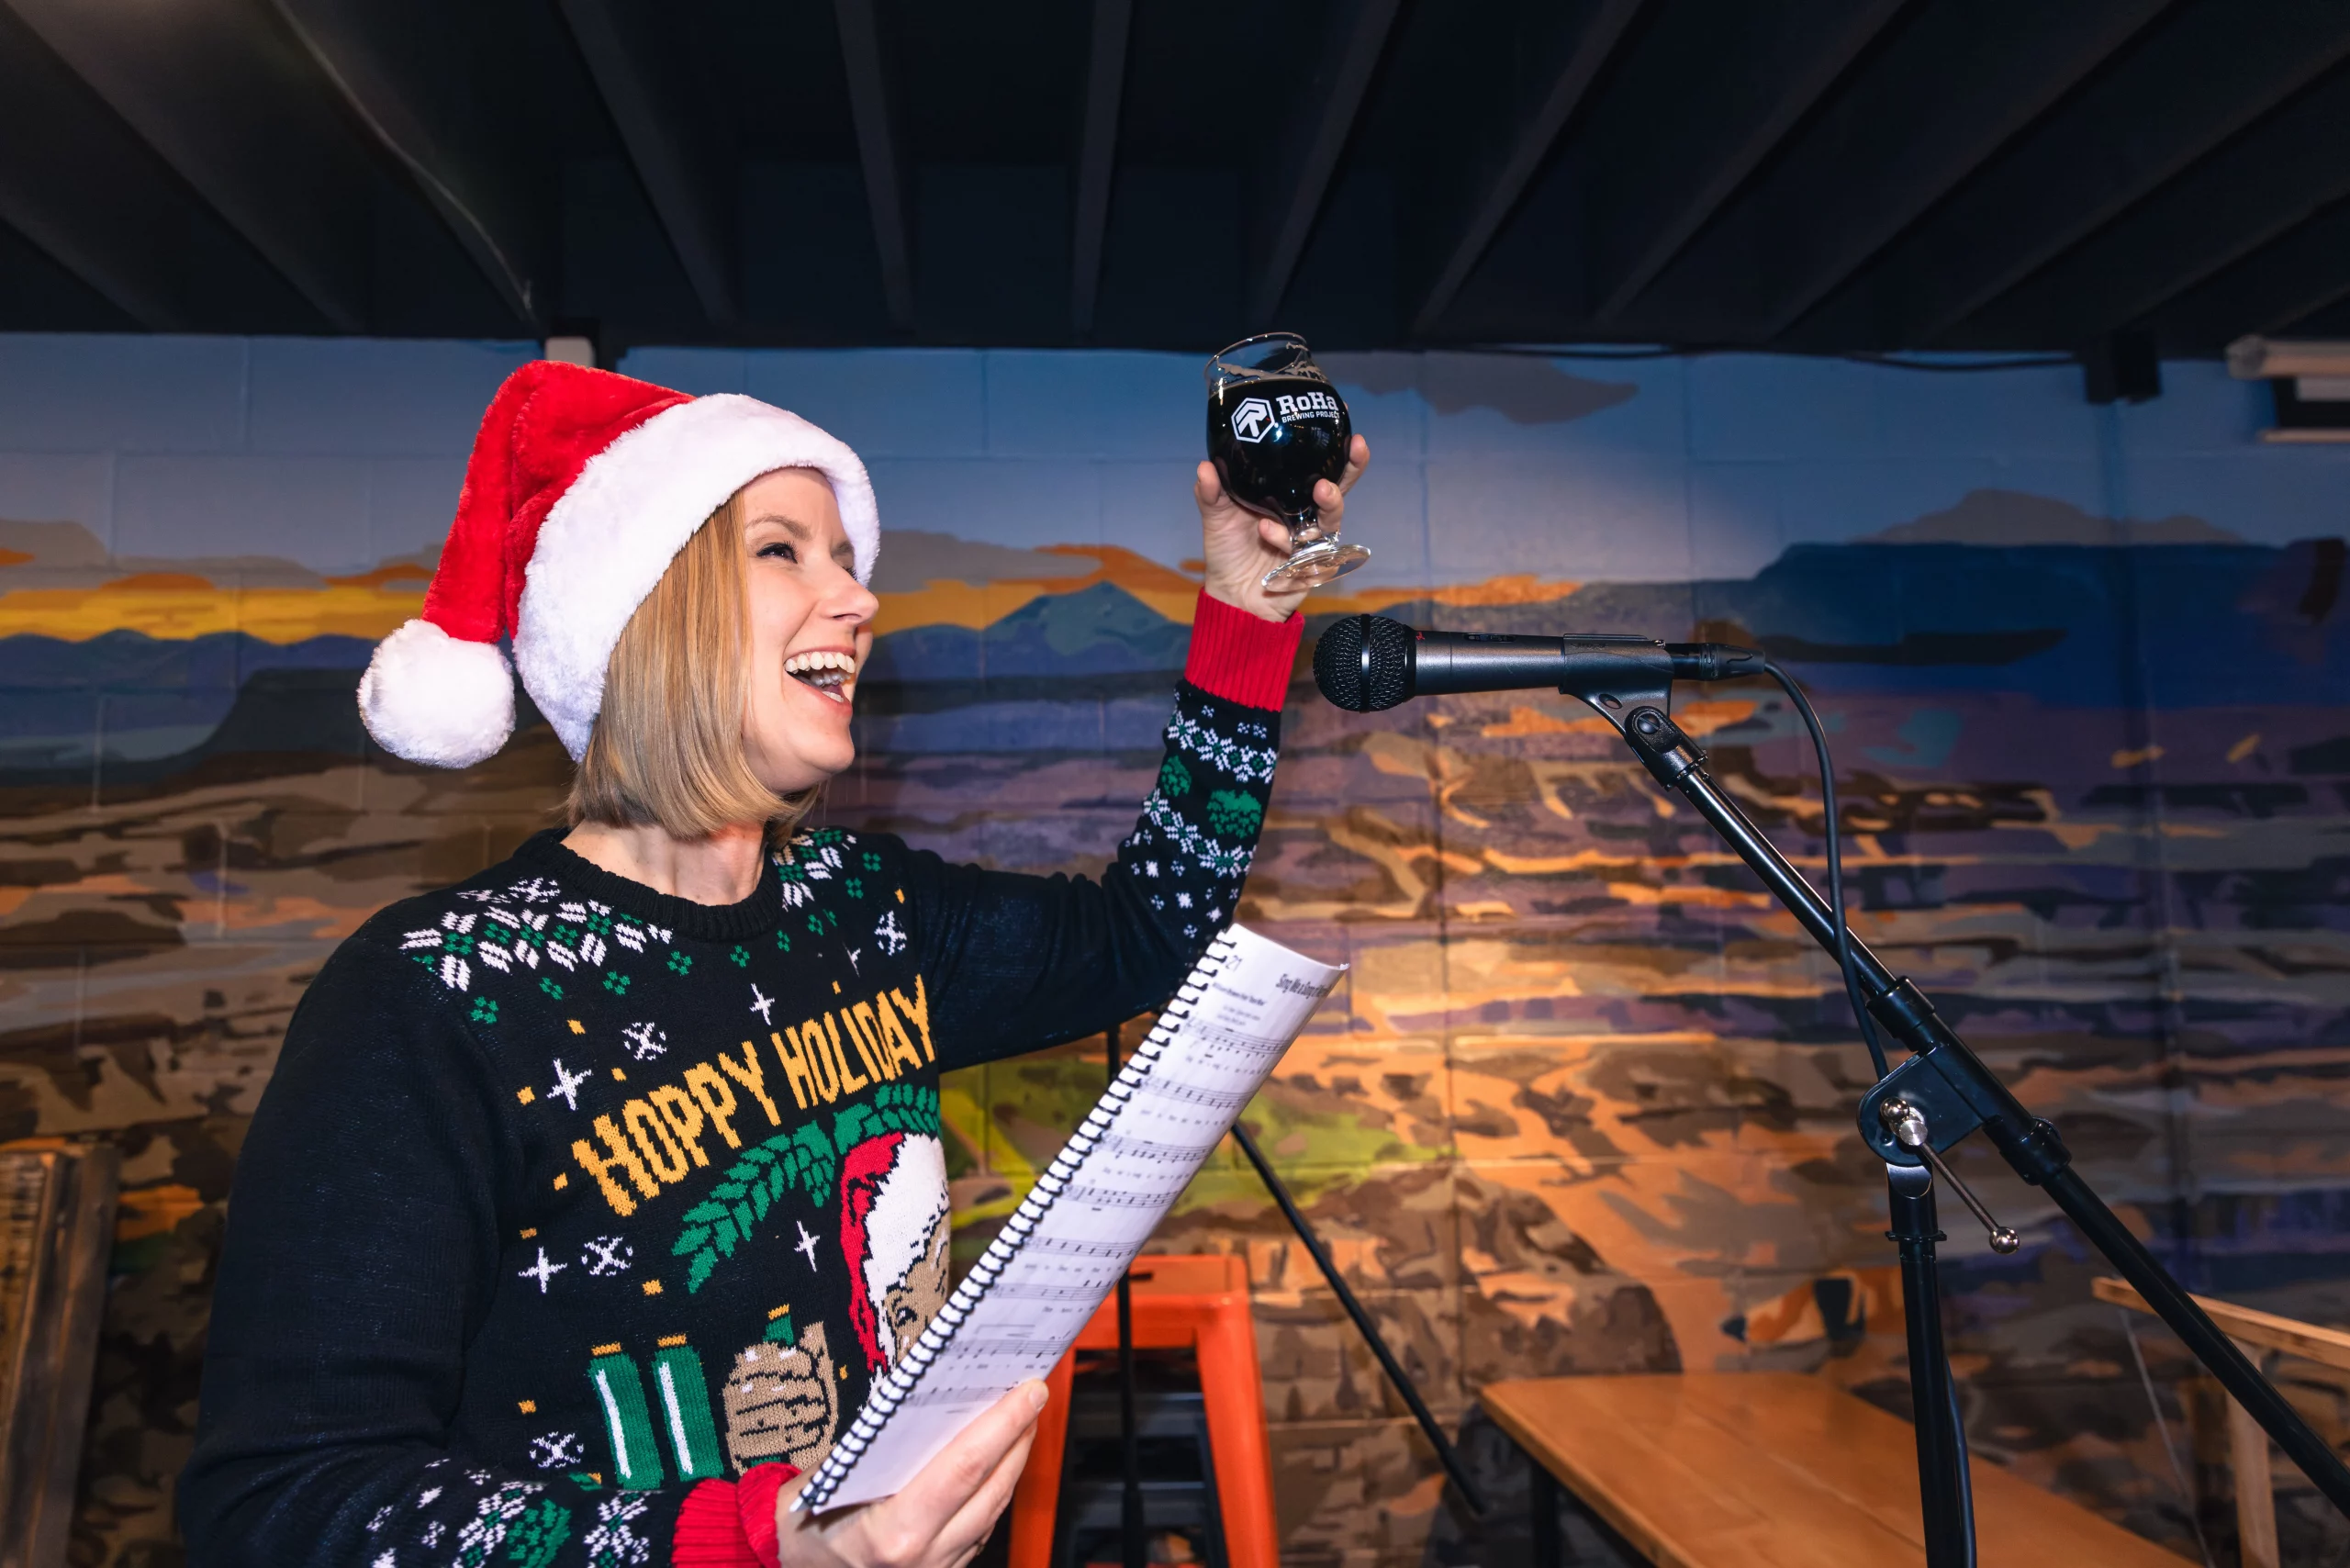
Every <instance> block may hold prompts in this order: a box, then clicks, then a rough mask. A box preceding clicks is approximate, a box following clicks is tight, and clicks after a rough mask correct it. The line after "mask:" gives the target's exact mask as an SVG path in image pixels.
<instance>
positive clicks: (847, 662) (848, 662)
mask: <svg viewBox="0 0 2350 1568" xmlns="http://www.w3.org/2000/svg"><path fill="white" fill-rule="evenodd" d="M783 668H784V673H785V674H787V675H804V674H806V673H807V672H809V671H810V670H819V669H836V670H840V671H843V672H844V673H848V674H854V673H855V672H856V657H855V655H849V654H844V653H838V652H835V651H834V650H832V649H829V648H826V649H820V650H818V651H816V652H814V653H807V654H794V655H791V656H790V657H789V658H788V659H786V660H784V661H783Z"/></svg>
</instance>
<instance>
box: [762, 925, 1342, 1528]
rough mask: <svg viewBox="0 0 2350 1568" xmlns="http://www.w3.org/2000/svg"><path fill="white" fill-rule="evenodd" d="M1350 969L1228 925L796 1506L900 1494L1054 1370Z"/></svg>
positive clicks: (842, 1503) (885, 1380) (858, 1416)
mask: <svg viewBox="0 0 2350 1568" xmlns="http://www.w3.org/2000/svg"><path fill="white" fill-rule="evenodd" d="M1345 972H1346V969H1345V967H1344V966H1343V965H1340V966H1336V967H1333V966H1332V965H1329V964H1322V963H1316V962H1315V960H1313V959H1312V958H1306V957H1305V956H1304V954H1301V953H1293V952H1292V951H1290V950H1289V949H1288V948H1287V947H1284V946H1281V944H1280V943H1278V942H1275V941H1271V940H1270V939H1269V938H1266V937H1263V936H1259V935H1257V934H1256V933H1255V932H1253V931H1250V930H1248V928H1247V927H1245V926H1240V925H1234V926H1228V927H1226V928H1225V931H1224V933H1223V935H1219V936H1218V937H1217V938H1216V939H1215V940H1214V942H1213V943H1212V944H1210V945H1209V947H1208V950H1207V951H1206V953H1204V954H1203V955H1202V956H1201V958H1200V961H1199V962H1198V963H1197V964H1195V965H1194V966H1192V972H1191V975H1190V977H1189V978H1187V979H1186V980H1184V982H1183V984H1182V987H1181V989H1180V990H1179V991H1177V992H1176V994H1175V998H1174V1000H1173V1001H1171V1002H1169V1003H1168V1004H1167V1008H1166V1011H1164V1012H1162V1013H1161V1014H1159V1015H1158V1025H1157V1026H1156V1027H1155V1028H1153V1029H1152V1030H1151V1032H1150V1035H1149V1036H1148V1037H1147V1039H1145V1040H1144V1041H1143V1043H1142V1044H1141V1046H1139V1047H1136V1051H1135V1053H1134V1055H1133V1056H1132V1057H1131V1058H1128V1060H1127V1061H1126V1064H1125V1067H1123V1068H1122V1069H1121V1070H1119V1072H1118V1075H1117V1077H1116V1078H1114V1079H1113V1080H1112V1081H1111V1082H1110V1087H1109V1088H1108V1089H1107V1090H1105V1091H1104V1092H1102V1098H1101V1100H1100V1101H1099V1102H1097V1103H1095V1105H1094V1107H1093V1110H1092V1112H1091V1114H1089V1115H1087V1117H1086V1118H1085V1120H1084V1122H1083V1123H1081V1124H1080V1126H1079V1127H1078V1129H1077V1131H1076V1132H1074V1133H1073V1134H1071V1135H1070V1136H1069V1142H1068V1143H1067V1144H1066V1145H1064V1146H1063V1148H1062V1149H1061V1151H1060V1153H1059V1154H1058V1155H1057V1156H1055V1157H1054V1159H1053V1162H1052V1164H1051V1165H1049V1166H1047V1167H1046V1169H1045V1170H1044V1172H1043V1173H1042V1174H1041V1175H1039V1176H1038V1177H1037V1178H1036V1185H1035V1188H1034V1189H1033V1190H1031V1191H1030V1193H1029V1194H1028V1196H1027V1197H1025V1198H1024V1199H1022V1200H1021V1203H1020V1206H1019V1207H1018V1208H1017V1209H1015V1210H1013V1215H1012V1217H1011V1218H1010V1219H1008V1220H1006V1221H1005V1222H1004V1226H1003V1229H1002V1231H1001V1232H999V1233H998V1234H997V1236H996V1238H995V1240H994V1241H993V1242H992V1243H991V1244H990V1246H989V1248H988V1249H987V1251H986V1252H984V1253H983V1254H981V1255H980V1258H979V1261H978V1262H976V1263H974V1264H973V1265H971V1271H970V1272H969V1273H968V1274H966V1275H965V1276H964V1277H963V1282H962V1283H961V1284H959V1285H957V1287H956V1288H955V1292H954V1294H951V1295H950V1296H948V1297H947V1299H946V1305H945V1306H943V1307H941V1308H940V1309H939V1313H938V1316H936V1317H935V1318H933V1319H932V1320H931V1324H930V1327H928V1328H927V1329H925V1330H923V1333H922V1335H921V1336H920V1337H919V1338H916V1339H915V1340H914V1343H913V1346H912V1349H910V1350H908V1351H907V1352H906V1354H905V1355H904V1357H903V1358H901V1360H900V1361H899V1362H898V1364H897V1365H896V1366H895V1367H894V1368H892V1369H891V1370H890V1373H889V1375H888V1376H887V1377H885V1378H883V1379H882V1380H881V1382H880V1383H879V1384H878V1386H877V1387H876V1388H875V1389H874V1391H873V1393H872V1395H871V1396H870V1397H869V1398H867V1400H866V1402H865V1407H864V1408H863V1409H861V1410H859V1411H858V1412H857V1414H856V1419H855V1420H854V1421H852V1422H851V1423H850V1424H849V1428H848V1430H847V1431H845V1432H844V1433H843V1434H842V1435H841V1439H840V1441H839V1442H837V1443H835V1444H834V1447H833V1451H832V1453H831V1454H830V1455H829V1456H828V1457H827V1458H826V1459H825V1460H824V1462H823V1463H822V1464H820V1465H818V1466H817V1467H816V1473H815V1474H814V1475H813V1476H811V1478H810V1480H809V1482H808V1485H807V1487H806V1488H805V1490H803V1491H802V1492H801V1493H800V1499H799V1502H798V1503H797V1504H796V1505H795V1506H797V1507H801V1508H841V1507H846V1506H850V1505H851V1504H856V1503H869V1502H872V1501H873V1500H875V1499H876V1498H879V1497H887V1496H889V1495H890V1494H891V1493H893V1492H896V1491H897V1490H898V1489H899V1488H900V1487H901V1486H903V1485H904V1484H906V1483H907V1482H908V1481H911V1480H912V1478H913V1476H914V1473H916V1472H917V1471H919V1470H921V1469H922V1467H923V1465H924V1464H926V1463H928V1462H929V1461H930V1459H931V1457H932V1456H933V1455H934V1454H935V1453H937V1451H938V1450H940V1449H942V1448H944V1447H946V1443H947V1441H948V1439H952V1438H953V1437H954V1436H955V1434H956V1433H957V1432H959V1431H961V1430H962V1429H963V1428H964V1427H965V1426H966V1425H968V1423H969V1422H970V1420H971V1419H972V1417H976V1416H978V1415H979V1413H980V1412H981V1411H983V1410H985V1409H986V1408H987V1407H988V1406H990V1405H992V1404H994V1403H995V1402H996V1401H997V1400H998V1399H1001V1398H1002V1397H1003V1395H1004V1394H1005V1393H1006V1392H1007V1391H1008V1390H1010V1389H1011V1388H1012V1387H1013V1386H1014V1385H1015V1384H1017V1383H1021V1382H1022V1381H1024V1380H1025V1379H1027V1378H1032V1377H1033V1378H1041V1377H1043V1376H1044V1375H1045V1374H1046V1372H1050V1371H1052V1369H1053V1366H1054V1363H1056V1362H1057V1361H1059V1360H1060V1359H1061V1357H1062V1355H1064V1354H1065V1353H1066V1352H1067V1351H1068V1350H1069V1346H1070V1344H1071V1343H1073V1342H1074V1341H1075V1340H1076V1338H1077V1336H1078V1331H1079V1330H1080V1329H1081V1328H1083V1327H1085V1324H1086V1320H1087V1319H1088V1318H1090V1317H1091V1316H1093V1313H1094V1310H1095V1309H1096V1308H1098V1307H1099V1306H1100V1305H1102V1300H1103V1298H1104V1297H1106V1296H1107V1295H1108V1294H1110V1292H1111V1291H1112V1290H1113V1289H1115V1288H1116V1286H1117V1283H1118V1278H1119V1276H1120V1275H1122V1274H1124V1273H1125V1271H1126V1265H1127V1264H1128V1263H1130V1262H1131V1261H1133V1260H1134V1256H1135V1254H1136V1252H1137V1251H1139V1250H1141V1248H1142V1244H1143V1243H1144V1242H1145V1241H1147V1240H1148V1239H1149V1238H1150V1233H1151V1232H1152V1231H1153V1230H1155V1229H1157V1228H1158V1222H1159V1219H1160V1218H1161V1217H1162V1216H1163V1215H1165V1214H1166V1213H1167V1211H1168V1209H1169V1207H1170V1206H1172V1205H1173V1204H1174V1202H1175V1200H1176V1198H1177V1197H1179V1196H1181V1193H1182V1191H1183V1189H1184V1188H1185V1187H1186V1186H1188V1185H1190V1183H1191V1180H1192V1175H1193V1173H1195V1172H1196V1171H1197V1170H1199V1168H1200V1167H1201V1165H1202V1164H1203V1163H1204V1162H1205V1161H1206V1159H1207V1157H1208V1153H1209V1151H1210V1150H1212V1149H1214V1148H1215V1146H1216V1144H1217V1143H1218V1142H1219V1141H1221V1140H1222V1139H1223V1137H1224V1135H1225V1132H1227V1131H1228V1130H1230V1128H1231V1126H1232V1123H1233V1119H1234V1118H1235V1117H1237V1115H1239V1114H1240V1109H1241V1107H1242V1106H1244V1105H1246V1104H1248V1102H1249V1100H1250V1099H1251V1098H1252V1097H1253V1096H1254V1095H1255V1094H1256V1092H1257V1090H1258V1088H1259V1085H1261V1084H1262V1083H1263V1082H1264V1081H1265V1079H1266V1078H1267V1076H1268V1075H1270V1073H1271V1072H1272V1070H1273V1066H1274V1064H1275V1063H1277V1062H1279V1061H1280V1060H1281V1055H1282V1053H1283V1052H1285V1051H1287V1050H1288V1049H1289V1047H1290V1044H1291V1042H1292V1041H1293V1040H1295V1039H1296V1038H1297V1036H1298V1035H1299V1034H1300V1033H1301V1032H1302V1031H1303V1030H1304V1027H1305V1023H1306V1020H1307V1019H1308V1018H1310V1017H1312V1016H1313V1014H1314V1010H1315V1007H1316V1006H1318V1005H1320V1003H1321V1001H1322V999H1323V998H1324V997H1326V996H1327V995H1328V994H1329V993H1330V988H1331V987H1332V986H1334V985H1336V984H1337V980H1338V977H1339V976H1340V975H1342V974H1344V973H1345Z"/></svg>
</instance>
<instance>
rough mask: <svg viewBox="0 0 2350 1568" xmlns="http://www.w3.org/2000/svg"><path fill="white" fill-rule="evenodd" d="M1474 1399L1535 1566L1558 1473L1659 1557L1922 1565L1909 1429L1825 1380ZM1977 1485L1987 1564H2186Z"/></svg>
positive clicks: (1523, 1391) (1619, 1380) (1676, 1383)
mask: <svg viewBox="0 0 2350 1568" xmlns="http://www.w3.org/2000/svg"><path fill="white" fill-rule="evenodd" d="M1478 1399H1479V1402H1480V1403H1482V1404H1483V1406H1484V1407H1485V1411H1486V1413H1487V1414H1488V1415H1490V1416H1491V1417H1493V1418H1494V1422H1495V1424H1497V1425H1498V1426H1500V1428H1502V1429H1503V1430H1504V1431H1505V1432H1507V1433H1508V1434H1509V1435H1510V1436H1511V1437H1512V1438H1514V1439H1516V1440H1517V1443H1518V1446H1519V1447H1521V1448H1523V1449H1525V1450H1526V1451H1527V1454H1528V1455H1530V1456H1531V1457H1532V1458H1533V1459H1534V1461H1535V1476H1536V1485H1535V1495H1536V1499H1535V1513H1534V1518H1535V1525H1536V1535H1535V1553H1536V1556H1535V1561H1536V1564H1537V1568H1556V1565H1557V1563H1558V1561H1559V1547H1558V1533H1557V1526H1556V1522H1555V1519H1556V1515H1555V1513H1554V1511H1553V1510H1554V1509H1555V1506H1556V1497H1555V1495H1554V1494H1553V1492H1552V1484H1563V1485H1565V1486H1566V1487H1567V1488H1568V1489H1569V1490H1570V1491H1572V1493H1573V1494H1574V1495H1576V1496H1577V1497H1578V1498H1580V1499H1581V1500H1582V1502H1583V1504H1584V1505H1585V1506H1588V1507H1589V1508H1590V1509H1591V1510H1592V1512H1594V1513H1595V1514H1596V1515H1598V1516H1599V1518H1602V1519H1604V1520H1605V1521H1606V1523H1607V1524H1608V1525H1610V1526H1611V1527H1613V1528H1614V1529H1615V1530H1616V1531H1617V1533H1618V1534H1619V1535H1621V1536H1622V1537H1623V1538H1624V1539H1625V1540H1627V1541H1628V1542H1630V1543H1631V1545H1632V1546H1633V1547H1634V1548H1635V1549H1637V1550H1638V1551H1640V1552H1641V1553H1642V1554H1643V1555H1645V1556H1646V1557H1647V1558H1648V1560H1649V1561H1650V1562H1654V1563H1657V1564H1659V1565H1660V1568H1845V1565H1848V1564H1849V1565H1850V1568H1864V1565H1865V1568H1906V1565H1908V1564H1912V1563H1916V1564H1920V1565H1922V1564H1923V1563H1924V1562H1925V1545H1924V1541H1923V1540H1922V1538H1921V1536H1920V1535H1919V1524H1918V1460H1917V1452H1916V1450H1915V1448H1914V1447H1913V1443H1912V1437H1911V1430H1910V1427H1909V1424H1908V1422H1906V1421H1903V1420H1900V1419H1898V1418H1897V1417H1892V1416H1888V1415H1886V1413H1885V1412H1884V1411H1882V1410H1879V1409H1878V1408H1876V1406H1873V1405H1869V1404H1866V1403H1864V1402H1863V1401H1862V1400H1859V1399H1856V1398H1854V1397H1853V1396H1852V1394H1846V1393H1844V1392H1843V1391H1842V1390H1841V1389H1838V1388H1835V1387H1832V1386H1830V1384H1828V1383H1823V1382H1821V1381H1820V1380H1818V1378H1812V1377H1804V1376H1799V1375H1796V1374H1795V1373H1791V1372H1723V1373H1676V1374H1665V1375H1658V1376H1650V1377H1550V1378H1528V1379H1526V1380H1523V1381H1517V1382H1509V1383H1488V1384H1486V1385H1485V1388H1484V1390H1483V1393H1481V1394H1479V1395H1478ZM1974 1484H1975V1541H1976V1548H1977V1557H1978V1560H1979V1561H1980V1562H1982V1564H1983V1568H2024V1565H2027V1564H2039V1563H2060V1564H2066V1565H2068V1568H2069V1565H2075V1564H2077V1565H2080V1568H2087V1565H2088V1564H2096V1565H2098V1568H2178V1565H2179V1563H2180V1562H2181V1561H2183V1560H2182V1559H2180V1558H2177V1557H2174V1556H2172V1555H2171V1554H2170V1553H2169V1552H2167V1551H2164V1550H2163V1549H2162V1548H2160V1547H2158V1546H2155V1545H2154V1543H2153V1542H2151V1541H2148V1540H2143V1539H2141V1538H2140V1537H2138V1536H2135V1535H2132V1534H2131V1533H2130V1532H2129V1531H2128V1530H2126V1529H2122V1528H2121V1526H2119V1525H2115V1524H2111V1523H2109V1522H2108V1521H2107V1520H2105V1519H2103V1518H2099V1517H2098V1515H2096V1514H2093V1513H2090V1512H2089V1511H2088V1510H2087V1509H2086V1508H2083V1507H2081V1506H2078V1505H2076V1504H2073V1503H2068V1502H2065V1500H2064V1499H2063V1498H2061V1497H2057V1496H2054V1495H2052V1494H2050V1493H2046V1492H2043V1491H2042V1490H2040V1488H2038V1487H2037V1486H2034V1485H2032V1484H2030V1483H2029V1482H2025V1481H2022V1480H2020V1479H2018V1478H2017V1477H2015V1476H2013V1475H2010V1474H2009V1473H2007V1472H2006V1471H2004V1470H2001V1469H2000V1468H1999V1467H1998V1466H1997V1465H1996V1464H1993V1463H1992V1462H1989V1461H1988V1460H1986V1459H1982V1458H1980V1457H1977V1458H1976V1460H1975V1465H1974ZM1546 1553H1547V1555H1546Z"/></svg>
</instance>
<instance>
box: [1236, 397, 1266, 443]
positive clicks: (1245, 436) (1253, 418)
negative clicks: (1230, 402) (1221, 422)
mask: <svg viewBox="0 0 2350 1568" xmlns="http://www.w3.org/2000/svg"><path fill="white" fill-rule="evenodd" d="M1272 428H1273V406H1272V405H1271V404H1270V403H1268V402H1266V401H1265V400H1264V399H1263V398H1244V399H1242V401H1241V403H1240V406H1239V407H1238V408H1237V409H1233V410H1232V439H1233V440H1235V441H1245V442H1251V443H1252V444H1253V443H1254V442H1260V441H1262V440H1264V439H1265V436H1266V434H1267V432H1269V431H1271V430H1272Z"/></svg>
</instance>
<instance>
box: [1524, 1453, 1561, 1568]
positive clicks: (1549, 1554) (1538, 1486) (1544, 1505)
mask: <svg viewBox="0 0 2350 1568" xmlns="http://www.w3.org/2000/svg"><path fill="white" fill-rule="evenodd" d="M1526 1469H1527V1486H1526V1498H1527V1521H1526V1522H1527V1525H1528V1526H1530V1527H1531V1528H1532V1529H1533V1532H1534V1568H1559V1562H1560V1559H1561V1556H1562V1555H1563V1552H1562V1551H1561V1544H1560V1540H1559V1502H1560V1498H1559V1481H1558V1477H1556V1476H1554V1475H1552V1474H1551V1473H1550V1472H1549V1471H1548V1470H1545V1469H1544V1468H1543V1467H1542V1462H1541V1461H1540V1460H1539V1459H1537V1458H1535V1457H1534V1456H1533V1455H1532V1454H1530V1453H1529V1454H1527V1456H1526Z"/></svg>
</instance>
